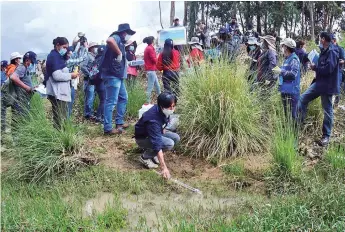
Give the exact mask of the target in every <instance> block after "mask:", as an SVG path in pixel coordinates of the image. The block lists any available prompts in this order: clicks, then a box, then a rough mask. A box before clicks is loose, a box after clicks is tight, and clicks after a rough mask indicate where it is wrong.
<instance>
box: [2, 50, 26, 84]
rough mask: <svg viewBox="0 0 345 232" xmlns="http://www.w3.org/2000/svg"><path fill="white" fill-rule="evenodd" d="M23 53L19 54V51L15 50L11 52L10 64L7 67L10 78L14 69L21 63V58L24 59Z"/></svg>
mask: <svg viewBox="0 0 345 232" xmlns="http://www.w3.org/2000/svg"><path fill="white" fill-rule="evenodd" d="M22 57H23V55H21V54H19V52H13V53H12V54H11V58H10V62H11V63H10V65H8V67H7V69H6V76H7V78H9V77H10V76H11V75H12V73H13V72H14V70H15V69H16V68H17V67H18V66H19V65H20V63H21V60H22Z"/></svg>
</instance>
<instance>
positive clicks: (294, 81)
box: [279, 53, 301, 95]
mask: <svg viewBox="0 0 345 232" xmlns="http://www.w3.org/2000/svg"><path fill="white" fill-rule="evenodd" d="M300 66H301V64H300V62H299V59H298V56H297V55H296V53H292V54H291V55H290V56H289V57H288V58H286V59H285V60H284V63H283V66H282V67H281V70H282V72H281V73H280V75H279V91H280V92H281V93H286V94H293V95H299V94H300V82H301V67H300Z"/></svg>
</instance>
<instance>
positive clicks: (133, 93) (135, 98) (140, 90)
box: [127, 81, 146, 119]
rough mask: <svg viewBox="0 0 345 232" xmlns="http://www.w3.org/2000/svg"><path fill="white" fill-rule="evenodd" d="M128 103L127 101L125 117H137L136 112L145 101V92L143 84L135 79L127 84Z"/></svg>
mask: <svg viewBox="0 0 345 232" xmlns="http://www.w3.org/2000/svg"><path fill="white" fill-rule="evenodd" d="M127 92H128V103H127V117H129V118H131V119H133V118H137V117H138V112H139V110H140V108H141V106H142V105H143V104H144V103H145V101H146V92H145V89H144V87H143V84H142V83H141V82H140V81H136V82H134V83H132V84H131V85H128V86H127Z"/></svg>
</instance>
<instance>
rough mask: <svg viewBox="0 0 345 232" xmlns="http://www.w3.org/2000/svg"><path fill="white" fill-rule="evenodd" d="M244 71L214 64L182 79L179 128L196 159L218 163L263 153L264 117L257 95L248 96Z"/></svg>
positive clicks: (265, 129)
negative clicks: (235, 157)
mask: <svg viewBox="0 0 345 232" xmlns="http://www.w3.org/2000/svg"><path fill="white" fill-rule="evenodd" d="M245 71H246V68H245V67H236V66H235V65H229V64H226V63H225V62H219V63H218V62H217V63H214V64H212V65H209V64H208V65H207V64H206V65H205V66H201V67H200V68H198V69H196V70H193V71H189V72H187V73H186V74H185V76H183V77H182V79H181V84H180V86H181V96H180V102H179V110H180V113H181V122H180V127H181V130H182V134H183V138H184V142H185V144H186V145H187V146H189V147H190V148H191V149H193V151H194V152H195V154H196V155H197V156H203V157H205V158H207V159H211V158H213V157H216V158H217V159H219V160H221V159H223V158H225V157H229V156H232V155H244V154H246V153H248V152H262V151H264V150H265V149H266V148H265V146H266V143H267V141H268V130H267V127H266V126H265V125H264V124H263V123H262V119H263V117H264V113H263V110H262V108H261V106H260V104H259V100H258V98H257V96H256V93H250V92H249V86H248V83H247V80H246V78H245Z"/></svg>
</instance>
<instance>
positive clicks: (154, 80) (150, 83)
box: [146, 71, 161, 103]
mask: <svg viewBox="0 0 345 232" xmlns="http://www.w3.org/2000/svg"><path fill="white" fill-rule="evenodd" d="M153 87H155V90H156V93H157V94H158V95H159V94H160V93H161V88H160V86H159V82H158V77H157V74H156V72H155V71H147V91H146V96H147V103H151V93H152V89H153Z"/></svg>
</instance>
